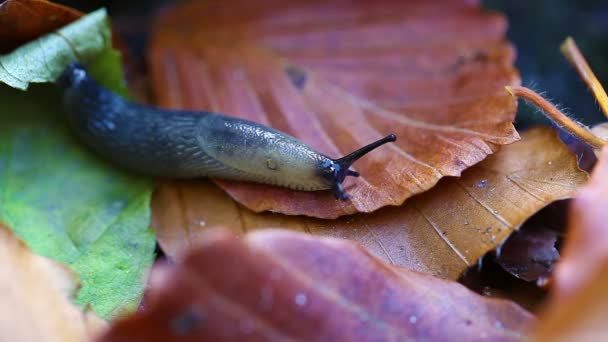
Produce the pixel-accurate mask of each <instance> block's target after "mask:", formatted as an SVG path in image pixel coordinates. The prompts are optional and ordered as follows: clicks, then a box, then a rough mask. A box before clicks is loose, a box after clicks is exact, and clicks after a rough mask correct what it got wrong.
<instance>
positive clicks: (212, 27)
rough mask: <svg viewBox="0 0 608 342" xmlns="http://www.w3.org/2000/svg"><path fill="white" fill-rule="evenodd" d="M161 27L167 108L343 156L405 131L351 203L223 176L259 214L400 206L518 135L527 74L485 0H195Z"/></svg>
mask: <svg viewBox="0 0 608 342" xmlns="http://www.w3.org/2000/svg"><path fill="white" fill-rule="evenodd" d="M155 28H156V29H155V32H154V33H153V35H152V39H151V49H150V51H149V53H148V56H149V60H150V66H151V79H152V86H153V88H154V91H155V96H156V100H157V104H159V105H161V106H164V107H173V108H182V109H199V110H201V109H202V110H212V111H216V112H223V113H226V114H229V115H234V116H237V117H240V118H245V119H250V120H253V121H257V122H260V123H263V124H268V125H270V126H272V127H274V128H277V129H279V130H281V131H284V132H286V133H288V134H291V135H293V136H295V137H297V138H299V139H301V140H303V141H304V142H306V143H308V144H309V145H310V146H312V147H313V148H315V149H316V150H318V151H320V152H323V153H325V154H327V155H328V156H330V157H338V156H342V155H345V154H346V153H349V152H351V151H353V150H354V149H356V148H358V147H360V146H362V145H364V144H367V143H369V142H371V141H374V140H376V139H378V138H380V137H381V136H383V135H385V134H387V133H395V134H396V135H397V137H398V139H397V142H396V143H394V144H391V145H389V146H384V147H382V148H380V149H378V150H377V151H374V152H373V153H371V154H370V155H368V156H366V157H365V158H363V159H362V160H360V161H359V162H357V163H356V164H355V165H354V167H355V168H356V170H357V171H359V172H360V173H361V175H362V177H360V178H356V179H355V178H352V179H349V180H348V181H347V182H346V183H345V186H346V190H347V191H348V192H349V193H350V195H352V200H351V201H349V202H344V201H336V200H335V199H334V197H333V195H332V194H331V192H329V191H321V192H296V191H291V190H288V189H283V188H278V187H271V186H266V185H259V184H253V183H243V182H240V183H239V182H228V181H216V184H218V185H219V186H220V187H222V188H223V189H224V190H226V191H227V192H228V193H229V194H230V196H232V197H233V198H235V199H236V200H237V201H238V202H239V203H241V204H243V205H245V206H246V207H248V208H249V209H251V210H253V211H256V212H261V211H266V210H269V211H273V212H280V213H284V214H289V215H307V216H314V217H319V218H336V217H338V216H341V215H346V214H353V213H356V212H371V211H374V210H376V209H378V208H381V207H384V206H388V205H400V204H402V203H403V202H404V201H405V200H406V199H407V198H409V197H411V196H413V195H415V194H418V193H421V192H424V191H426V190H428V189H430V188H431V187H433V186H434V185H435V184H436V183H437V181H438V180H439V179H440V178H442V177H444V176H457V175H460V173H461V172H462V171H463V170H464V169H466V168H468V167H469V166H471V165H474V164H476V163H478V162H480V161H481V160H483V159H484V158H485V157H486V156H487V155H488V154H491V153H493V152H494V151H496V149H497V148H498V146H499V145H503V144H508V143H511V142H513V141H515V140H517V139H518V135H517V132H516V131H515V129H514V127H513V125H512V123H511V121H512V120H513V118H514V116H515V110H516V101H515V100H514V99H512V98H510V97H509V96H508V95H507V94H506V93H505V92H504V89H503V88H504V86H505V85H506V84H512V85H516V84H518V83H519V77H518V74H517V72H516V70H515V69H514V67H513V59H514V53H513V49H512V48H511V46H510V45H509V44H508V43H507V42H506V41H505V40H504V33H505V30H506V21H505V20H504V18H503V17H502V16H500V15H498V14H494V13H490V12H487V11H484V10H483V9H481V8H480V7H479V5H478V4H476V3H474V1H468V0H467V1H464V0H444V1H433V2H428V1H397V0H381V1H380V2H378V1H374V2H369V1H367V0H357V1H348V2H346V1H329V2H328V1H320V0H318V1H289V2H285V1H278V0H265V1H255V2H249V1H239V0H233V1H222V2H202V1H193V2H189V3H185V4H180V5H179V6H178V7H177V8H175V9H173V10H170V11H167V12H165V13H164V14H163V15H162V17H161V18H160V19H159V21H158V23H157V24H156V26H155ZM260 167H266V166H265V165H261V166H260ZM175 184H176V186H188V187H197V186H201V184H202V183H196V182H193V183H192V182H191V183H188V182H185V183H175Z"/></svg>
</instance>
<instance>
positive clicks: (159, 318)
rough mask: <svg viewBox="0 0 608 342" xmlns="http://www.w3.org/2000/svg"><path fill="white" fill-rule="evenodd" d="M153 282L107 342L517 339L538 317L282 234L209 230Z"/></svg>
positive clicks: (345, 246)
mask: <svg viewBox="0 0 608 342" xmlns="http://www.w3.org/2000/svg"><path fill="white" fill-rule="evenodd" d="M152 280H153V281H152V283H151V288H150V290H149V293H148V294H147V297H146V298H148V303H147V309H146V310H144V311H142V312H140V313H138V314H135V315H133V316H132V317H131V318H128V319H127V320H124V321H118V322H116V324H115V325H114V326H113V327H112V330H111V331H110V332H109V333H108V334H107V335H105V337H104V338H103V339H102V341H144V340H145V341H198V340H201V339H208V340H213V341H222V340H235V341H238V340H244V339H247V340H251V341H256V340H259V341H292V340H293V341H295V340H302V341H355V340H356V341H378V340H383V341H403V340H409V339H414V340H417V339H425V340H434V341H439V340H446V339H450V340H462V341H476V340H486V339H488V340H497V341H511V340H519V339H521V338H522V336H523V335H524V331H525V330H524V329H525V328H526V327H527V325H528V324H530V323H532V322H533V321H534V319H533V318H532V315H530V314H529V313H528V312H526V311H525V310H523V309H521V308H520V307H518V306H517V305H515V304H513V303H511V302H507V301H503V300H495V299H487V298H483V297H481V296H479V295H477V294H475V293H473V292H470V291H469V290H467V289H466V288H465V287H463V286H462V285H460V284H458V283H454V282H449V281H445V280H440V279H436V278H434V277H431V276H428V275H423V274H420V273H417V272H413V271H409V270H406V269H400V268H395V267H390V266H387V265H385V264H384V263H382V262H381V261H379V260H377V259H375V258H374V257H371V256H370V255H369V254H368V253H367V252H365V251H364V250H363V249H362V248H359V247H358V246H356V245H354V244H352V243H349V242H345V241H341V240H338V239H330V238H316V237H310V236H307V235H305V234H302V233H294V232H289V231H284V230H263V231H257V232H252V233H249V234H247V235H245V237H244V238H242V239H239V238H235V237H234V236H231V234H229V233H228V232H227V231H213V232H210V233H209V234H208V236H207V239H206V240H205V241H204V242H203V243H202V244H201V245H200V246H198V247H197V248H195V249H193V250H192V251H191V252H190V253H189V254H188V255H186V256H185V258H184V259H183V260H182V261H180V262H179V263H178V265H177V266H174V267H167V266H166V267H165V268H164V269H162V270H161V272H159V273H158V274H156V275H155V276H154V277H153V278H152Z"/></svg>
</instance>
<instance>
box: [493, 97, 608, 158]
mask: <svg viewBox="0 0 608 342" xmlns="http://www.w3.org/2000/svg"><path fill="white" fill-rule="evenodd" d="M505 89H506V90H507V92H509V94H510V95H511V96H517V97H519V98H522V99H524V100H526V101H529V102H531V103H532V104H534V105H535V106H537V107H538V108H540V109H541V110H542V111H543V113H544V114H545V115H546V116H547V117H548V118H549V119H551V120H553V121H555V122H556V123H557V124H558V125H560V126H561V127H563V128H564V129H565V130H566V131H568V132H570V133H571V134H572V135H574V136H575V137H577V138H579V139H580V140H582V141H584V142H586V143H587V144H589V145H591V146H592V147H594V148H601V147H602V146H606V145H608V141H606V140H604V139H601V138H598V137H596V136H595V135H593V134H591V132H589V131H588V130H587V129H586V128H584V127H582V126H581V125H579V124H578V123H576V122H575V121H574V120H572V119H570V118H569V117H568V116H566V114H564V113H562V112H561V111H560V110H559V109H557V107H555V106H554V105H553V104H552V103H551V102H549V101H547V100H545V99H544V98H543V97H542V96H540V95H539V94H537V93H536V92H534V91H533V90H530V89H528V88H526V87H520V86H507V87H505Z"/></svg>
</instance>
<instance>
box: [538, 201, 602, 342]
mask: <svg viewBox="0 0 608 342" xmlns="http://www.w3.org/2000/svg"><path fill="white" fill-rule="evenodd" d="M605 208H606V207H604V210H605ZM594 262H595V261H589V263H594ZM593 268H594V271H596V272H595V273H593V274H592V275H590V278H586V279H585V280H586V281H585V282H584V283H581V284H580V286H579V287H578V288H577V291H576V292H575V293H571V294H569V295H570V296H569V297H565V298H564V297H563V296H562V295H560V294H559V293H557V292H556V293H555V295H556V296H555V297H554V298H552V299H551V301H550V303H549V305H548V306H547V307H546V308H545V310H544V312H543V313H541V316H540V319H539V324H538V326H537V327H536V329H535V330H536V333H535V335H536V336H535V339H534V340H535V341H547V342H549V341H550V342H557V341H577V342H579V341H580V342H584V341H590V342H591V341H606V340H608V309H607V308H608V296H607V295H606V288H608V263H606V262H603V263H601V264H599V265H598V266H597V267H593ZM556 291H560V289H559V288H557V289H556Z"/></svg>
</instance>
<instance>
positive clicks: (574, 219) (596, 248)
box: [554, 147, 608, 298]
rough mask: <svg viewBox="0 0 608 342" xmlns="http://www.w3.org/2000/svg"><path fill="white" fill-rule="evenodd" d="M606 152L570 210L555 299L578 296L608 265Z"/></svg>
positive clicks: (607, 166)
mask: <svg viewBox="0 0 608 342" xmlns="http://www.w3.org/2000/svg"><path fill="white" fill-rule="evenodd" d="M607 208H608V148H606V147H605V148H604V149H603V150H602V154H601V156H600V160H599V162H598V164H597V165H596V166H595V168H594V170H593V174H592V177H591V179H590V180H589V183H588V184H587V185H586V186H585V187H584V188H582V189H581V190H580V192H579V194H578V195H577V196H576V199H575V200H574V201H573V202H572V205H571V206H570V215H569V217H568V236H567V240H566V243H565V245H564V249H563V251H562V260H560V262H559V263H558V264H557V268H556V270H555V279H554V286H555V295H556V296H558V297H560V298H565V297H569V296H571V295H573V294H576V293H577V292H579V290H580V287H581V286H583V284H585V283H587V282H588V281H589V279H590V278H591V277H593V276H594V274H596V273H597V270H598V269H599V268H601V267H602V265H603V264H605V263H608V249H607V248H606V246H608V225H606V222H607V220H608V212H607V211H606V209H607Z"/></svg>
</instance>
